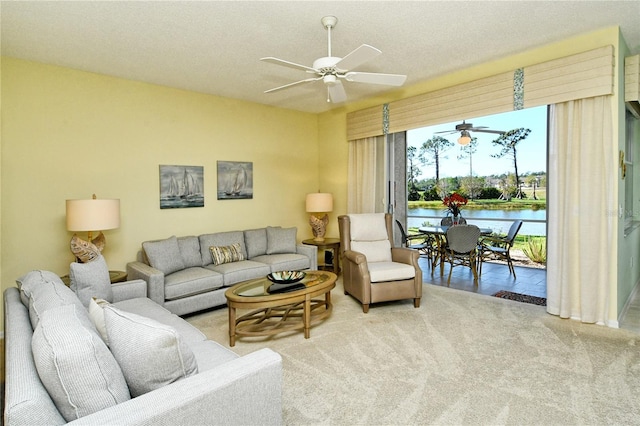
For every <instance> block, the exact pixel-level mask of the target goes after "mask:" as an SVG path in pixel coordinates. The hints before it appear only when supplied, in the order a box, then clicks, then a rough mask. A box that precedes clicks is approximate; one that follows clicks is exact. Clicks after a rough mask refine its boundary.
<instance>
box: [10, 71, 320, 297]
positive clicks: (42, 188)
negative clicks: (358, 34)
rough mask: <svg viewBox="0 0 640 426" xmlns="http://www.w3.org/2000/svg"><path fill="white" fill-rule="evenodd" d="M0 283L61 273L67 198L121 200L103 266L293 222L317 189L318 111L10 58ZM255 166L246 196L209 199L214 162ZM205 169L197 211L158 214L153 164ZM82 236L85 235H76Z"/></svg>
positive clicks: (307, 233)
mask: <svg viewBox="0 0 640 426" xmlns="http://www.w3.org/2000/svg"><path fill="white" fill-rule="evenodd" d="M1 75H2V85H3V88H4V90H3V92H2V107H3V108H2V154H3V155H2V182H3V186H2V197H1V201H2V206H3V207H2V211H1V214H2V234H1V236H2V241H1V242H2V253H3V256H2V263H1V265H2V288H3V290H4V288H6V287H8V286H12V285H14V282H15V279H16V278H17V277H19V276H20V275H21V274H24V273H26V272H28V271H29V270H32V269H48V270H51V271H53V272H56V273H58V274H65V273H68V269H69V263H70V262H71V261H73V257H72V255H71V253H70V251H69V247H68V244H69V240H70V238H71V236H72V234H71V233H70V232H67V231H66V228H65V200H66V199H70V198H89V197H90V196H91V195H92V194H93V193H95V194H96V195H97V196H98V198H119V199H120V202H121V217H122V224H121V227H120V228H119V229H117V230H112V231H106V232H105V235H106V239H107V246H106V249H105V251H104V255H105V258H106V259H107V263H108V264H109V267H110V268H111V269H121V270H122V269H124V268H125V265H126V263H127V262H128V261H131V260H134V259H135V257H136V252H137V250H138V249H139V248H140V244H141V242H142V241H145V240H148V239H154V238H166V237H169V236H171V235H178V236H180V235H191V234H193V235H197V234H200V233H206V232H214V231H224V230H235V229H247V228H251V227H260V226H267V225H281V226H285V227H290V226H297V227H298V239H299V240H301V239H303V238H309V237H311V236H312V235H311V229H310V227H309V225H308V223H307V214H306V213H305V211H304V199H305V195H306V194H307V193H308V192H314V191H316V190H317V189H318V184H319V183H318V165H317V164H318V143H317V134H318V127H317V121H318V120H317V115H315V114H306V113H300V112H295V111H291V110H284V109H279V108H273V107H267V106H262V105H258V104H254V103H247V102H242V101H238V100H234V99H225V98H219V97H214V96H208V95H203V94H198V93H192V92H187V91H181V90H175V89H171V88H166V87H160V86H155V85H150V84H144V83H139V82H134V81H128V80H123V79H118V78H112V77H106V76H102V75H97V74H91V73H86V72H80V71H75V70H71V69H66V68H61V67H54V66H47V65H42V64H38V63H32V62H26V61H21V60H15V59H10V58H3V61H2V74H1ZM217 160H224V161H252V162H253V171H254V198H253V200H220V201H219V200H217V199H216V198H217V196H216V185H217V184H216V161H217ZM161 164H176V165H196V166H203V167H204V180H205V182H204V189H205V206H204V207H203V208H189V209H168V210H161V209H160V208H159V165H161ZM85 236H86V235H85Z"/></svg>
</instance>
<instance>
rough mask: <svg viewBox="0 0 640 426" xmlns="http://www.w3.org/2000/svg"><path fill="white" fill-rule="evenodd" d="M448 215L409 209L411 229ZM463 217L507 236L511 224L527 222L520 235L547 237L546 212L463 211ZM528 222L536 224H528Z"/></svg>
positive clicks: (437, 222) (441, 211) (435, 222)
mask: <svg viewBox="0 0 640 426" xmlns="http://www.w3.org/2000/svg"><path fill="white" fill-rule="evenodd" d="M445 215H446V210H437V209H421V208H417V209H409V210H408V212H407V216H427V217H407V225H408V227H409V228H412V227H419V226H422V225H423V223H425V222H429V224H431V225H436V224H439V223H440V219H441V218H442V217H444V216H445ZM462 216H463V217H464V218H465V219H466V220H467V223H469V224H473V225H478V226H479V227H481V228H491V229H493V231H494V232H497V233H502V234H506V233H507V231H508V230H509V227H510V226H511V223H512V222H513V221H514V220H516V219H521V220H523V221H525V222H524V223H523V224H522V228H520V232H519V233H518V235H542V236H545V235H547V224H546V220H547V211H546V210H471V209H469V210H464V209H463V210H462ZM528 220H531V221H536V222H527V221H528Z"/></svg>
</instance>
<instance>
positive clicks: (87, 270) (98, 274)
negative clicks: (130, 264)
mask: <svg viewBox="0 0 640 426" xmlns="http://www.w3.org/2000/svg"><path fill="white" fill-rule="evenodd" d="M69 278H70V279H71V290H73V291H75V293H76V295H77V296H78V299H80V302H82V304H83V305H84V307H85V308H88V307H89V300H91V298H92V297H99V298H100V299H104V300H106V301H108V302H113V290H112V289H111V279H110V278H109V267H107V262H105V260H104V257H102V255H100V256H99V257H98V258H97V259H96V260H94V261H92V262H89V263H76V262H73V263H72V264H71V265H69Z"/></svg>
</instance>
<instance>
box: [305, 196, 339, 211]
mask: <svg viewBox="0 0 640 426" xmlns="http://www.w3.org/2000/svg"><path fill="white" fill-rule="evenodd" d="M306 204H307V212H308V213H323V212H324V213H326V212H330V211H333V195H331V194H329V193H326V192H316V193H313V194H307V203H306Z"/></svg>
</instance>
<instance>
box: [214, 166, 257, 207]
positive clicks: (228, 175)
mask: <svg viewBox="0 0 640 426" xmlns="http://www.w3.org/2000/svg"><path fill="white" fill-rule="evenodd" d="M252 198H253V163H252V162H250V161H218V200H246V199H252Z"/></svg>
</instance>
